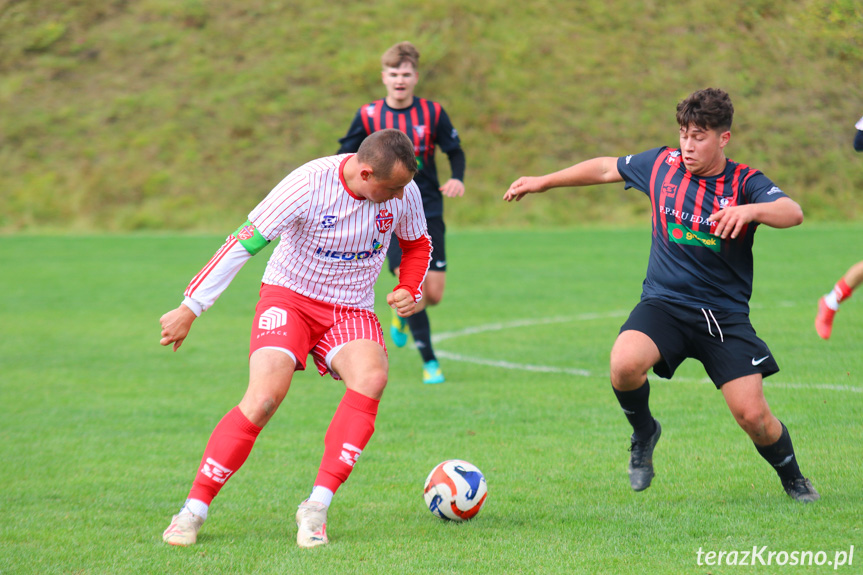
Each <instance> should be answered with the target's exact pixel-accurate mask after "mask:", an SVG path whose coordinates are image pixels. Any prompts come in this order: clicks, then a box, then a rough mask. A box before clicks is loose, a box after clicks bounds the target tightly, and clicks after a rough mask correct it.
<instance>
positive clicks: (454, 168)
mask: <svg viewBox="0 0 863 575" xmlns="http://www.w3.org/2000/svg"><path fill="white" fill-rule="evenodd" d="M447 157H448V158H449V168H450V171H451V172H452V177H453V178H455V179H456V180H460V181H462V182H463V181H464V169H465V167H466V166H467V161H466V160H465V157H464V150H462V149H461V148H456V149H455V150H453V151H451V152H447Z"/></svg>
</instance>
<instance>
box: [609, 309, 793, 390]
mask: <svg viewBox="0 0 863 575" xmlns="http://www.w3.org/2000/svg"><path fill="white" fill-rule="evenodd" d="M626 330H635V331H640V332H641V333H643V334H645V335H647V337H649V338H650V339H652V340H653V343H655V344H656V347H658V348H659V353H660V354H661V355H662V359H661V360H660V361H659V362H658V363H657V364H656V365H654V366H653V372H654V373H655V374H656V375H658V376H659V377H664V378H666V379H671V376H672V375H674V371H675V370H676V369H677V367H678V366H679V365H680V364H681V363H683V360H684V359H686V358H687V357H692V358H695V359H697V360H698V361H700V362H701V363H702V365H704V369H705V370H706V371H707V375H708V376H710V379H711V380H712V381H713V385H715V386H716V389H719V388H720V387H722V385H723V384H725V383H727V382H729V381H732V380H734V379H737V378H739V377H743V376H746V375H752V374H755V373H760V374H761V375H762V376H763V377H767V376H769V375H772V374H774V373H776V372H777V371H779V365H778V364H777V363H776V360H774V359H773V354H771V353H770V349H769V348H768V347H767V344H766V343H764V342H763V341H761V339H759V338H758V336H757V335H756V334H755V329H754V328H753V327H752V323H750V321H749V315H748V314H745V313H727V312H721V311H716V310H710V309H707V308H704V309H698V308H690V307H684V306H681V305H678V304H673V303H670V302H667V301H662V300H657V299H648V300H645V301H641V302H639V304H638V305H637V306H635V309H634V310H632V313H631V314H629V319H627V320H626V323H624V324H623V327H621V328H620V331H621V332H624V331H626Z"/></svg>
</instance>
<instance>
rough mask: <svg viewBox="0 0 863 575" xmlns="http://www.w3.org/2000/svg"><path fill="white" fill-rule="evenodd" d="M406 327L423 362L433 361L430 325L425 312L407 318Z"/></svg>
mask: <svg viewBox="0 0 863 575" xmlns="http://www.w3.org/2000/svg"><path fill="white" fill-rule="evenodd" d="M407 320H408V327H409V328H410V329H411V335H412V336H413V338H414V343H415V344H416V346H417V350H418V351H419V352H420V355H421V356H422V358H423V362H424V363H425V362H427V361H431V360H433V359H435V354H434V349H432V342H431V324H430V323H429V316H428V314H427V313H426V310H422V311H419V312H417V313H415V314H413V315H412V316H409V317H408V318H407Z"/></svg>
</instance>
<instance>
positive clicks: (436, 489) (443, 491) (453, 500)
mask: <svg viewBox="0 0 863 575" xmlns="http://www.w3.org/2000/svg"><path fill="white" fill-rule="evenodd" d="M423 495H424V497H425V500H426V506H427V507H428V509H429V511H431V512H432V513H433V514H434V515H436V516H437V517H440V518H441V519H444V520H447V521H467V520H468V519H471V518H473V517H475V516H476V514H477V513H479V510H480V509H481V508H482V506H483V504H484V503H485V498H486V495H488V486H487V485H486V482H485V476H484V475H483V474H482V472H481V471H480V470H479V468H477V466H475V465H473V464H472V463H468V462H467V461H462V460H461V459H449V460H447V461H444V462H442V463H439V464H437V465H436V466H435V468H434V469H432V471H431V473H429V476H428V478H426V483H425V489H424V492H423Z"/></svg>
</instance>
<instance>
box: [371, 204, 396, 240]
mask: <svg viewBox="0 0 863 575" xmlns="http://www.w3.org/2000/svg"><path fill="white" fill-rule="evenodd" d="M375 225H376V226H377V227H378V231H379V232H380V233H382V234H385V233H387V232H388V231H390V228H391V227H392V226H393V215H392V214H391V213H389V212H388V211H387V210H386V209H382V210H381V211H379V212H378V215H376V216H375Z"/></svg>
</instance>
